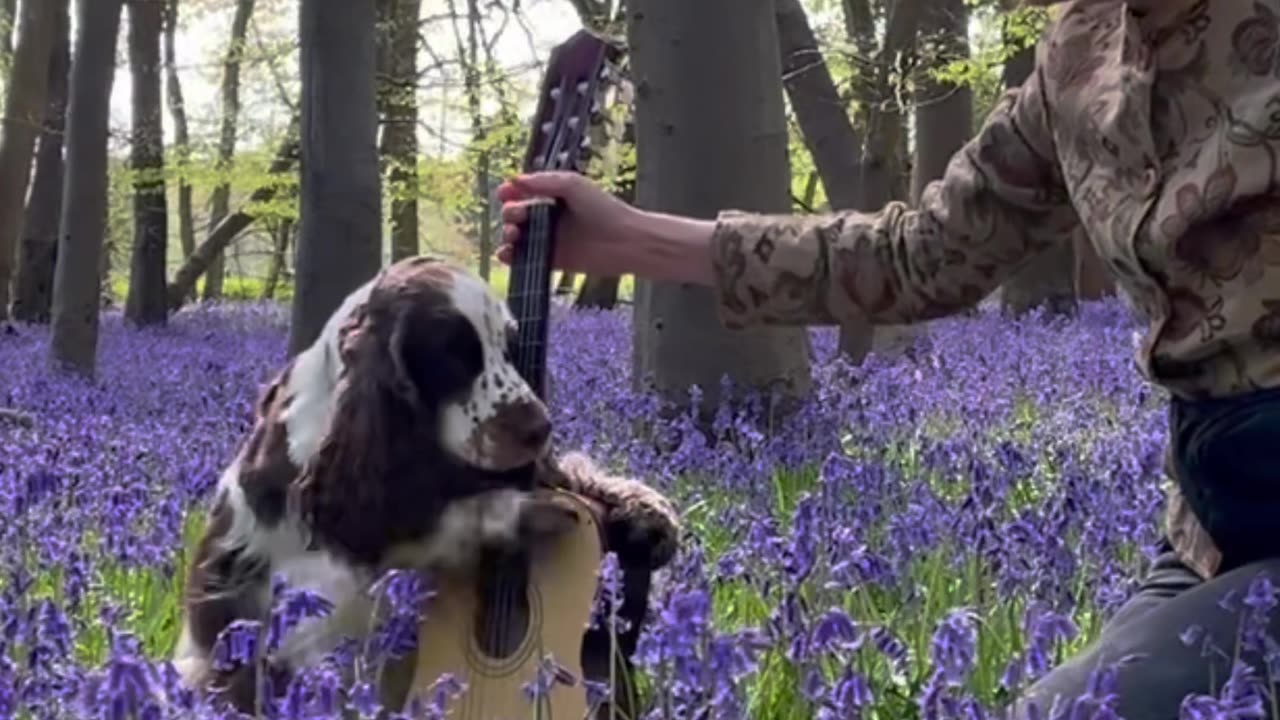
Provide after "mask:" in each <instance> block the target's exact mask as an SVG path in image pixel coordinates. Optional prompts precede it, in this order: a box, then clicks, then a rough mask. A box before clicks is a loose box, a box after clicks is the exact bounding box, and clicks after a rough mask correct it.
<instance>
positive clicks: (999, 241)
mask: <svg viewBox="0 0 1280 720" xmlns="http://www.w3.org/2000/svg"><path fill="white" fill-rule="evenodd" d="M1042 57H1043V56H1042ZM1042 83H1043V71H1042V69H1041V65H1040V64H1039V63H1037V66H1036V69H1035V71H1034V72H1033V73H1032V74H1031V76H1030V77H1029V78H1028V79H1027V81H1026V82H1024V83H1023V84H1022V85H1021V86H1020V87H1019V88H1017V89H1013V90H1009V91H1006V92H1005V94H1004V95H1003V96H1002V97H1001V98H1000V100H999V101H998V102H997V104H996V107H995V109H994V110H993V111H992V113H991V114H990V115H989V116H988V117H987V120H986V121H985V122H984V124H983V127H982V129H981V131H980V132H979V133H978V135H977V136H976V137H974V138H973V139H972V140H970V141H969V142H968V143H967V144H966V145H965V146H964V147H963V148H962V149H961V150H960V151H959V152H958V153H957V154H956V155H955V156H954V157H953V158H952V159H951V162H950V163H949V165H948V166H947V170H946V172H945V174H944V175H943V177H942V178H940V179H939V180H936V181H934V182H933V183H931V184H929V185H928V186H927V187H926V188H925V190H924V192H923V193H922V196H921V200H920V204H919V206H918V207H917V208H910V207H908V206H907V205H906V204H904V203H901V202H892V203H889V204H888V205H886V206H885V207H884V208H883V209H881V210H880V211H878V212H854V211H841V212H836V213H830V214H820V215H812V216H783V215H761V214H755V213H746V212H740V211H734V210H729V211H725V212H722V213H721V214H720V215H719V217H718V218H717V220H716V228H715V231H714V234H713V236H712V241H711V246H712V249H711V253H712V267H713V271H714V277H715V291H716V294H717V298H718V304H719V313H720V318H721V320H722V322H724V324H725V325H726V326H728V327H730V328H743V327H747V326H751V325H757V324H777V325H816V324H844V323H845V322H846V321H848V320H850V319H853V318H858V317H863V318H866V319H868V320H869V321H870V322H872V323H873V324H908V323H914V322H921V321H925V320H930V319H934V318H937V317H941V316H945V315H950V314H953V313H956V312H959V311H962V310H964V309H966V308H969V307H972V306H974V305H976V304H977V303H978V302H980V301H981V300H982V299H983V298H985V297H986V296H987V295H989V294H990V293H991V292H992V291H994V290H995V289H996V288H997V287H999V286H1000V284H1001V283H1002V282H1003V281H1004V280H1005V279H1006V278H1008V277H1009V276H1011V275H1012V274H1013V273H1014V272H1015V271H1016V270H1017V269H1018V268H1019V266H1021V265H1022V264H1023V263H1024V262H1025V261H1027V260H1030V259H1032V258H1033V257H1034V256H1036V255H1038V254H1039V253H1041V252H1043V251H1044V250H1046V249H1048V248H1049V247H1050V246H1052V245H1054V244H1056V243H1069V242H1071V233H1072V232H1073V231H1074V230H1075V229H1077V228H1078V226H1079V219H1078V218H1077V216H1076V213H1075V210H1074V209H1073V208H1072V206H1071V203H1070V202H1069V200H1068V198H1067V194H1066V191H1065V186H1064V183H1063V180H1062V176H1061V173H1060V170H1059V164H1058V161H1057V153H1056V151H1055V148H1054V143H1053V138H1052V132H1051V129H1050V122H1051V121H1050V117H1049V114H1048V113H1049V110H1048V107H1047V103H1046V100H1045V94H1044V89H1043V85H1042Z"/></svg>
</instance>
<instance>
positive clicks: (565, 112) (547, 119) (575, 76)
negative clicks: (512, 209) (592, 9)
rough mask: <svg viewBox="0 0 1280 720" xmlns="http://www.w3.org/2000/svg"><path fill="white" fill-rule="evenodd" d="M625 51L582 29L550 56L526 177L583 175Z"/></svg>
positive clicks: (530, 144) (617, 82) (530, 145)
mask: <svg viewBox="0 0 1280 720" xmlns="http://www.w3.org/2000/svg"><path fill="white" fill-rule="evenodd" d="M621 57H622V49H621V48H619V47H618V46H617V45H614V44H612V43H610V42H609V41H607V40H605V39H604V38H603V37H601V36H599V35H597V34H595V33H592V32H590V31H588V30H579V31H578V32H576V33H574V34H573V35H572V36H571V37H570V38H569V39H568V40H565V41H564V42H563V43H560V44H559V45H557V46H556V47H555V48H554V49H553V50H552V51H551V57H550V58H549V59H548V61H547V68H546V71H545V74H544V75H543V79H542V88H541V91H540V92H539V96H538V108H537V111H536V112H535V113H534V118H533V132H532V133H531V134H530V137H529V147H528V150H527V151H526V153H525V159H524V166H523V167H524V170H525V172H535V171H541V170H571V171H574V172H584V168H585V165H586V162H587V160H588V159H590V158H591V157H592V150H591V145H592V142H591V139H592V136H593V135H594V134H595V133H594V132H593V130H594V129H596V128H598V127H599V126H600V124H601V123H602V122H604V121H605V119H606V118H605V111H606V108H607V107H609V104H610V103H609V95H610V94H611V93H612V92H614V91H617V90H618V88H619V86H620V81H621V68H620V64H619V62H620V59H621Z"/></svg>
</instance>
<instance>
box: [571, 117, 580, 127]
mask: <svg viewBox="0 0 1280 720" xmlns="http://www.w3.org/2000/svg"><path fill="white" fill-rule="evenodd" d="M580 124H581V122H580V120H579V118H578V116H577V115H575V116H573V117H571V118H569V129H570V130H577V129H578V125H580Z"/></svg>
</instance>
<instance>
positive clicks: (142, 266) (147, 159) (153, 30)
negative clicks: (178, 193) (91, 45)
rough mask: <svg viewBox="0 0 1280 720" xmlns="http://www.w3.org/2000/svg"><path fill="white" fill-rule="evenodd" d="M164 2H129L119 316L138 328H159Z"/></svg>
mask: <svg viewBox="0 0 1280 720" xmlns="http://www.w3.org/2000/svg"><path fill="white" fill-rule="evenodd" d="M164 2H165V0H130V2H129V68H130V70H131V72H132V78H133V93H132V96H133V137H132V141H133V142H132V151H131V155H132V157H131V164H132V165H133V170H134V173H135V174H136V178H135V180H134V183H133V253H132V262H131V263H130V266H129V294H128V297H126V299H125V303H124V314H125V317H127V318H128V319H129V320H131V321H132V322H134V323H135V324H137V325H163V324H164V323H165V321H166V320H167V319H168V303H166V302H165V274H166V271H167V270H168V268H167V267H166V263H165V259H166V256H167V250H168V245H169V242H168V241H169V212H168V203H167V202H166V201H165V181H164V111H163V109H162V108H163V107H164V102H163V101H162V99H161V98H162V91H161V89H160V75H161V71H160V64H161V63H160V35H161V34H162V32H163V27H164Z"/></svg>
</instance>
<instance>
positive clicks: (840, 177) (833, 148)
mask: <svg viewBox="0 0 1280 720" xmlns="http://www.w3.org/2000/svg"><path fill="white" fill-rule="evenodd" d="M776 17H777V24H778V45H779V51H780V53H781V59H782V71H783V87H784V88H785V89H786V91H787V97H788V99H790V101H791V108H792V110H794V111H795V114H796V122H797V123H798V124H799V125H800V134H801V137H802V138H803V139H804V144H805V147H806V148H807V149H808V150H809V155H810V156H811V157H812V158H813V163H814V166H815V168H816V169H817V171H818V177H819V178H821V180H822V187H823V189H824V190H825V191H826V194H827V202H828V204H829V205H830V207H831V209H832V210H844V209H850V208H855V207H857V206H858V202H859V200H860V198H861V187H862V145H863V138H862V137H860V136H859V135H858V132H857V130H855V129H854V126H853V122H852V120H851V119H850V118H849V112H848V109H847V106H846V103H845V102H844V101H843V100H842V99H841V98H840V93H839V91H838V90H836V85H835V81H834V80H832V78H831V71H830V70H829V69H828V68H827V62H826V59H825V58H823V57H822V54H821V50H820V49H819V47H818V39H817V37H816V36H815V35H814V32H813V28H812V27H810V25H809V17H808V15H807V14H806V13H805V10H804V6H803V5H801V4H800V0H777V6H776ZM882 332H883V331H880V330H878V329H877V328H875V327H873V326H872V325H871V323H870V321H867V320H865V319H860V320H855V321H850V322H849V323H847V324H845V325H844V326H843V327H842V328H841V329H840V336H841V338H842V341H841V347H842V348H843V349H844V351H845V353H846V354H847V355H848V356H849V359H850V360H851V361H852V362H855V363H856V362H860V361H861V360H862V359H863V357H865V356H866V353H867V351H868V350H870V349H871V348H872V347H873V346H874V345H875V336H876V334H877V333H882Z"/></svg>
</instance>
